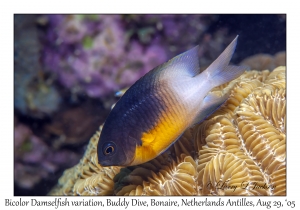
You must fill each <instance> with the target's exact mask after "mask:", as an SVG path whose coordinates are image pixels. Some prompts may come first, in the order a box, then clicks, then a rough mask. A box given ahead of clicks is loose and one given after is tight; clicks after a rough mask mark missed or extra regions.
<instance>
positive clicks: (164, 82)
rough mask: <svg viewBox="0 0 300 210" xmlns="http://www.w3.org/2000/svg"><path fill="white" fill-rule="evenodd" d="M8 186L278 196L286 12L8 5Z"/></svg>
mask: <svg viewBox="0 0 300 210" xmlns="http://www.w3.org/2000/svg"><path fill="white" fill-rule="evenodd" d="M156 67H157V68H156ZM152 69H153V71H151V70H152ZM14 195H15V196H46V195H56V196H60V195H74V196H75V195H76V196H77V195H117V196H122V195H203V196H207V195H242V196H245V195H260V196H262V195H281V196H284V195H286V15H285V14H247V15H244V14H221V15H217V14H216V15H214V14H97V15H94V14H62V15H60V14H55V15H53V14H48V15H47V14H43V15H38V14H35V15H31V14H16V15H14Z"/></svg>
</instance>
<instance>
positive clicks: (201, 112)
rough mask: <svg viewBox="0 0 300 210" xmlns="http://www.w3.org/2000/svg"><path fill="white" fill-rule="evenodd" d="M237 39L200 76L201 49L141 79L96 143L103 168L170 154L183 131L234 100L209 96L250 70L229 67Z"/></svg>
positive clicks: (114, 111)
mask: <svg viewBox="0 0 300 210" xmlns="http://www.w3.org/2000/svg"><path fill="white" fill-rule="evenodd" d="M237 39H238V36H236V37H235V39H234V40H233V41H232V42H231V43H230V44H229V45H228V46H227V47H226V49H225V50H224V51H223V52H222V53H221V54H220V55H219V57H218V58H217V59H216V60H215V61H213V62H212V64H211V65H209V66H208V67H207V69H205V70H204V71H202V72H200V66H199V56H198V50H199V46H196V47H194V48H192V49H190V50H188V51H186V52H184V53H182V54H180V55H177V56H176V57H174V58H172V59H171V60H169V61H167V62H165V63H163V64H161V65H159V66H157V67H156V68H154V69H152V70H151V71H149V72H148V73H146V74H145V75H144V76H143V77H141V78H140V79H139V80H138V81H136V82H135V83H134V84H133V85H132V86H131V87H130V88H129V89H128V90H127V91H126V92H125V93H124V95H122V97H121V98H120V99H119V100H118V101H117V103H116V104H115V106H114V107H113V108H112V110H111V111H110V113H109V115H108V117H107V119H106V120H105V122H104V125H103V127H102V130H101V134H100V137H99V140H98V145H97V155H98V162H99V164H100V165H102V166H133V165H139V164H142V163H145V162H148V161H150V160H152V159H154V158H155V157H157V156H158V155H160V154H161V153H163V152H164V151H166V150H167V149H168V148H169V147H170V146H171V145H172V144H174V142H176V141H177V140H178V139H179V137H180V136H181V135H182V134H183V133H184V131H185V130H186V129H188V128H190V127H191V126H193V125H195V124H198V123H200V122H202V121H203V120H205V119H206V118H207V117H208V116H210V115H211V114H212V113H213V112H215V111H216V110H217V109H218V108H219V107H220V106H221V105H222V104H223V103H224V102H225V101H226V100H227V99H228V97H229V94H224V95H222V96H220V95H216V94H215V93H214V92H210V91H211V90H212V89H213V88H214V87H217V86H219V85H222V84H224V83H226V82H229V81H231V80H233V79H235V78H237V77H239V76H240V75H241V74H243V73H244V71H245V70H246V68H245V67H243V66H234V65H229V62H230V60H231V58H232V56H233V53H234V51H235V48H236V45H237Z"/></svg>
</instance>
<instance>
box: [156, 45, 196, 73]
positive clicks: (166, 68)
mask: <svg viewBox="0 0 300 210" xmlns="http://www.w3.org/2000/svg"><path fill="white" fill-rule="evenodd" d="M198 49H199V46H198V45H197V46H196V47H194V48H192V49H190V50H188V51H186V52H184V53H181V54H180V55H177V56H176V57H174V58H172V59H171V60H169V61H168V62H166V63H164V64H163V65H161V66H159V67H158V68H161V70H162V71H163V72H164V73H166V74H168V75H169V76H170V75H173V74H175V75H176V76H177V75H178V76H184V75H185V76H190V77H194V76H196V75H197V74H199V73H200V66H199V57H198Z"/></svg>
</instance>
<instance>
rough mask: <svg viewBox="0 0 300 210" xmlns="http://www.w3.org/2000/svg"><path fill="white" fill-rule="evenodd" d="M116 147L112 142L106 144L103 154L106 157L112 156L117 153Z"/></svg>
mask: <svg viewBox="0 0 300 210" xmlns="http://www.w3.org/2000/svg"><path fill="white" fill-rule="evenodd" d="M115 148H116V145H115V144H114V143H112V142H109V143H106V144H105V145H104V146H103V154H104V155H112V154H113V153H114V151H115Z"/></svg>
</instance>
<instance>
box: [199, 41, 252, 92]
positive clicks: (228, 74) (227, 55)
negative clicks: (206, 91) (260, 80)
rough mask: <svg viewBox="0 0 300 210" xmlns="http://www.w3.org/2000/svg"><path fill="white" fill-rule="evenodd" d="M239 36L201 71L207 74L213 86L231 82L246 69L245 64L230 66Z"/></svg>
mask: <svg viewBox="0 0 300 210" xmlns="http://www.w3.org/2000/svg"><path fill="white" fill-rule="evenodd" d="M237 38H238V36H236V37H235V39H234V40H233V41H232V42H231V43H230V44H229V45H228V46H227V48H226V49H225V50H224V51H223V52H222V53H221V55H219V57H218V58H217V59H216V60H215V61H214V62H213V63H212V64H211V65H210V66H209V67H208V68H207V69H206V70H205V71H204V72H202V73H201V74H203V76H204V75H205V76H206V77H207V79H208V80H209V82H210V84H211V85H212V87H216V86H219V85H222V84H224V83H226V82H229V81H231V80H233V79H235V78H237V77H239V76H240V75H241V74H243V73H244V71H245V70H246V68H245V67H243V66H228V64H229V61H230V60H231V58H232V55H233V53H234V51H235V47H236V44H237ZM201 74H200V75H201Z"/></svg>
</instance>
